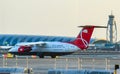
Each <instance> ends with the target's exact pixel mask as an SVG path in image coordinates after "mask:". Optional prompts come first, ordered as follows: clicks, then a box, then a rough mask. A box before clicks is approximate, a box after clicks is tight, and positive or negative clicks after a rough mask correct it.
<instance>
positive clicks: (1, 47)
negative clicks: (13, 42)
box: [0, 46, 13, 50]
mask: <svg viewBox="0 0 120 74" xmlns="http://www.w3.org/2000/svg"><path fill="white" fill-rule="evenodd" d="M12 47H13V46H0V49H6V50H7V49H10V48H12Z"/></svg>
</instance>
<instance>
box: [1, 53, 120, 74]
mask: <svg viewBox="0 0 120 74" xmlns="http://www.w3.org/2000/svg"><path fill="white" fill-rule="evenodd" d="M115 64H119V65H120V55H118V54H117V55H67V56H60V57H58V58H56V59H52V58H50V57H45V58H43V59H41V58H38V57H34V58H32V57H30V56H24V57H23V56H22V57H21V56H18V57H16V58H3V57H1V58H0V67H24V68H32V69H33V72H34V74H47V73H48V70H50V69H65V70H67V69H78V70H82V69H92V70H96V69H98V70H114V65H115Z"/></svg>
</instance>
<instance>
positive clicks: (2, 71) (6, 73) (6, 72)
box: [0, 67, 33, 74]
mask: <svg viewBox="0 0 120 74" xmlns="http://www.w3.org/2000/svg"><path fill="white" fill-rule="evenodd" d="M11 73H13V74H16V73H22V74H23V73H29V74H32V73H33V71H32V68H21V67H18V68H16V67H15V68H13V67H4V68H0V74H11Z"/></svg>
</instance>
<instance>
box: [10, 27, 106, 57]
mask: <svg viewBox="0 0 120 74" xmlns="http://www.w3.org/2000/svg"><path fill="white" fill-rule="evenodd" d="M79 27H83V29H82V30H81V32H80V33H79V34H78V36H77V37H76V39H75V40H74V41H71V42H46V41H40V42H22V43H18V44H16V45H15V46H14V47H12V48H11V49H10V50H9V51H8V52H9V53H12V54H14V55H37V56H39V57H40V58H44V56H51V57H52V58H56V56H62V55H68V54H71V53H74V52H76V51H78V50H84V49H87V48H88V44H89V41H90V39H91V36H92V33H93V30H94V28H106V27H103V26H79Z"/></svg>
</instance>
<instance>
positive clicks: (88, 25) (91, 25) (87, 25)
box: [78, 25, 107, 28]
mask: <svg viewBox="0 0 120 74" xmlns="http://www.w3.org/2000/svg"><path fill="white" fill-rule="evenodd" d="M92 26H94V25H85V26H78V27H92ZM94 28H107V26H94Z"/></svg>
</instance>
